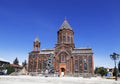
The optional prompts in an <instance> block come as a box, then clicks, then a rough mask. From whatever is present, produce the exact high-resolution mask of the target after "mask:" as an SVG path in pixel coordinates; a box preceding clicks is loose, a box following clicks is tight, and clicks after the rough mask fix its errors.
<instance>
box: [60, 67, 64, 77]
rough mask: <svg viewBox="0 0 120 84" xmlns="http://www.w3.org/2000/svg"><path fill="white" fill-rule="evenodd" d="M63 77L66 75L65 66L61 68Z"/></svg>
mask: <svg viewBox="0 0 120 84" xmlns="http://www.w3.org/2000/svg"><path fill="white" fill-rule="evenodd" d="M60 75H61V76H62V77H63V76H64V75H65V69H64V68H61V74H60Z"/></svg>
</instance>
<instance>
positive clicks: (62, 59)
mask: <svg viewBox="0 0 120 84" xmlns="http://www.w3.org/2000/svg"><path fill="white" fill-rule="evenodd" d="M61 62H65V55H63V54H61Z"/></svg>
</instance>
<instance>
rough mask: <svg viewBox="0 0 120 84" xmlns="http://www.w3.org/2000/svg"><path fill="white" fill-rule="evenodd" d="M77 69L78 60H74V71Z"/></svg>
mask: <svg viewBox="0 0 120 84" xmlns="http://www.w3.org/2000/svg"><path fill="white" fill-rule="evenodd" d="M77 71H78V60H75V72H77Z"/></svg>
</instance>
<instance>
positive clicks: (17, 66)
mask: <svg viewBox="0 0 120 84" xmlns="http://www.w3.org/2000/svg"><path fill="white" fill-rule="evenodd" d="M10 66H11V67H16V68H22V66H21V65H16V64H10Z"/></svg>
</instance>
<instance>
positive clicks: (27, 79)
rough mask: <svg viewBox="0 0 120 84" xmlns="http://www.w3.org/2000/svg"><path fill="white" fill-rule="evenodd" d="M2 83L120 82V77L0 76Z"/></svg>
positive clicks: (98, 83)
mask: <svg viewBox="0 0 120 84" xmlns="http://www.w3.org/2000/svg"><path fill="white" fill-rule="evenodd" d="M0 84H120V79H118V81H115V80H113V79H103V78H100V77H96V78H95V77H93V78H81V77H36V76H33V77H32V76H0Z"/></svg>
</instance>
